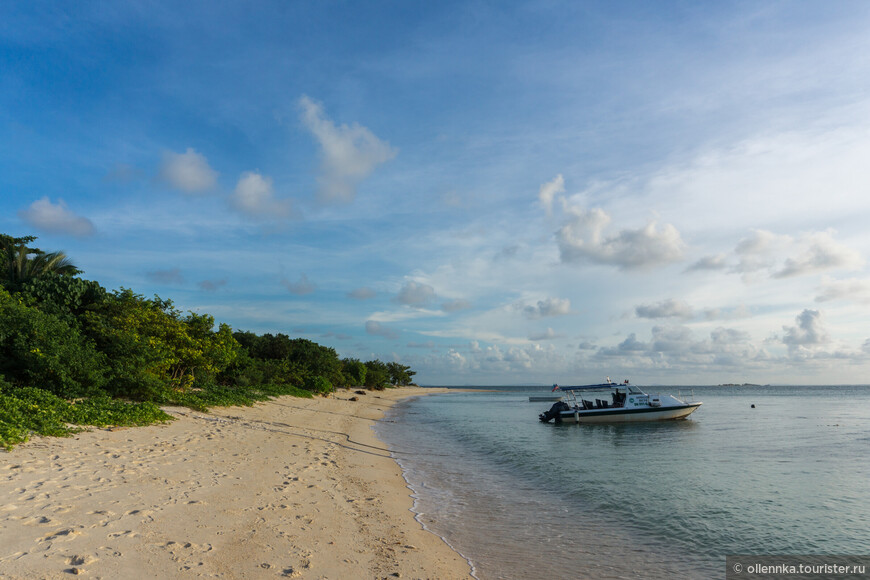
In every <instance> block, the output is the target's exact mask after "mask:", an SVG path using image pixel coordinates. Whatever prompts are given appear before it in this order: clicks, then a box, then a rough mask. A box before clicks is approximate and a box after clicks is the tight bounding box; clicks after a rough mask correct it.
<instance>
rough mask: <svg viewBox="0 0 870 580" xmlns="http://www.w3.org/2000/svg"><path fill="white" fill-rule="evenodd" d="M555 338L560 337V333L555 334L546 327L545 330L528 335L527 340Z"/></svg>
mask: <svg viewBox="0 0 870 580" xmlns="http://www.w3.org/2000/svg"><path fill="white" fill-rule="evenodd" d="M556 338H561V335H559V334H556V331H554V330H553V329H552V328H547V330H545V331H543V332H538V333H534V334H531V335H529V340H532V341H540V340H554V339H556Z"/></svg>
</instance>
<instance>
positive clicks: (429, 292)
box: [395, 280, 435, 306]
mask: <svg viewBox="0 0 870 580" xmlns="http://www.w3.org/2000/svg"><path fill="white" fill-rule="evenodd" d="M434 298H435V289H434V288H432V286H429V285H428V284H423V283H421V282H419V283H418V282H414V281H413V280H411V281H409V282H407V283H406V284H405V285H404V286H402V289H401V290H399V293H398V294H397V295H396V298H395V301H396V302H398V303H399V304H405V305H407V306H424V305H426V304H428V303H430V302H431V301H432V300H433V299H434Z"/></svg>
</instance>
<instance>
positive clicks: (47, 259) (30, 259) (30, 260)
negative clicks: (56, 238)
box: [0, 236, 81, 288]
mask: <svg viewBox="0 0 870 580" xmlns="http://www.w3.org/2000/svg"><path fill="white" fill-rule="evenodd" d="M34 239H36V238H33V237H32V236H29V237H27V238H11V237H9V236H2V239H0V261H2V268H0V282H3V283H4V284H6V285H8V286H10V287H12V288H19V287H21V285H23V284H25V283H27V282H29V281H30V280H33V279H35V278H40V277H42V276H47V275H50V274H59V275H62V276H75V275H76V274H79V273H81V270H79V269H78V268H77V267H76V266H75V264H73V263H72V260H70V259H69V258H68V257H67V255H66V254H64V253H63V252H49V253H46V252H43V251H42V250H38V249H35V248H30V247H28V246H27V243H28V242H31V241H33V240H34Z"/></svg>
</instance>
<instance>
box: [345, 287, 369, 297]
mask: <svg viewBox="0 0 870 580" xmlns="http://www.w3.org/2000/svg"><path fill="white" fill-rule="evenodd" d="M347 297H348V298H353V299H354V300H369V299H371V298H374V297H375V291H374V290H372V289H371V288H368V287H366V286H363V287H361V288H355V289H353V290H351V291H350V292H348V293H347Z"/></svg>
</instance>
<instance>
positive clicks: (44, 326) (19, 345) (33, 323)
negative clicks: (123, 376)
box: [0, 289, 108, 398]
mask: <svg viewBox="0 0 870 580" xmlns="http://www.w3.org/2000/svg"><path fill="white" fill-rule="evenodd" d="M107 367H108V365H107V361H106V357H105V355H103V354H102V353H100V352H97V350H96V348H95V346H94V344H93V342H91V341H90V340H88V339H87V338H86V337H84V336H82V334H81V333H80V332H79V331H78V330H77V329H75V328H73V327H71V326H69V325H68V324H67V323H65V322H63V321H62V320H60V319H58V318H56V317H54V316H51V315H50V314H46V313H44V312H41V311H39V310H37V309H36V308H32V307H28V306H25V305H24V304H22V302H21V301H19V300H17V299H15V298H13V297H12V296H10V295H9V293H8V292H6V291H5V290H3V289H0V375H3V376H4V377H5V378H6V379H7V380H8V381H10V382H12V383H15V384H16V385H19V386H24V385H35V386H39V387H40V388H43V389H46V390H48V391H51V392H52V393H54V394H56V395H59V396H62V397H67V398H76V397H84V396H89V395H94V394H98V393H100V392H101V387H102V386H103V385H105V382H106V377H105V372H106V370H107Z"/></svg>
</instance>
